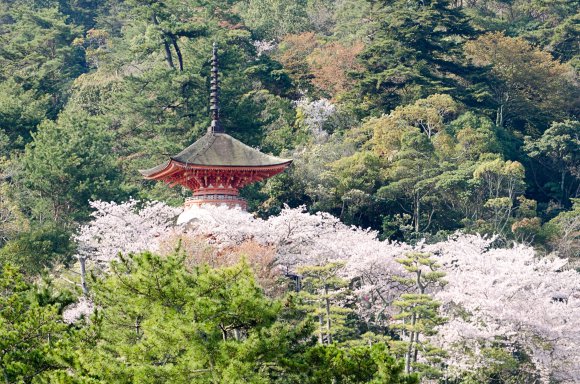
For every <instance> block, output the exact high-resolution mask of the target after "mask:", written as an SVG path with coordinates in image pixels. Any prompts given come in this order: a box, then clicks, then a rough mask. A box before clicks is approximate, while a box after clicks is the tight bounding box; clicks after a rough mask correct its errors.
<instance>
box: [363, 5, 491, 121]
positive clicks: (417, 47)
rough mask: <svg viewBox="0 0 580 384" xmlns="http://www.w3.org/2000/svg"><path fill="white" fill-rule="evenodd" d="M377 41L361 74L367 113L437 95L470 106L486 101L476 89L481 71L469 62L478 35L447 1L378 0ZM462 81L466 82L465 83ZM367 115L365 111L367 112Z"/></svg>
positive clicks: (365, 56) (370, 46)
mask: <svg viewBox="0 0 580 384" xmlns="http://www.w3.org/2000/svg"><path fill="white" fill-rule="evenodd" d="M371 4H374V7H373V9H372V15H373V28H372V40H371V42H370V44H368V45H367V47H366V48H365V50H364V51H363V53H362V54H361V55H360V59H361V64H362V66H363V70H362V71H361V72H359V73H357V74H356V79H357V80H358V91H357V92H356V94H355V97H356V98H357V99H358V97H361V98H362V100H361V101H362V105H359V106H358V108H360V109H361V110H362V111H364V112H367V111H368V112H371V113H373V114H377V113H381V112H388V111H390V110H392V109H394V108H395V107H396V106H397V105H404V104H408V103H411V102H414V101H415V100H417V99H420V98H422V97H426V96H428V95H429V94H433V93H450V94H451V95H453V96H455V97H458V98H460V99H463V100H466V101H471V102H473V101H475V100H478V99H480V98H481V97H483V95H482V94H480V93H481V91H479V90H475V89H470V87H472V86H475V85H476V84H477V83H476V82H473V81H470V78H473V77H476V76H474V75H477V72H476V71H475V70H474V69H473V68H471V67H469V65H467V63H466V62H465V59H464V57H463V52H462V44H463V42H464V41H465V39H468V38H470V37H473V36H474V35H475V31H474V29H473V28H472V27H471V26H470V25H469V23H468V19H467V18H466V17H465V15H464V14H463V13H462V11H461V9H459V8H455V7H451V6H450V4H449V2H448V1H447V0H433V1H402V0H401V1H399V0H397V1H376V2H371ZM460 79H461V80H460ZM362 111H361V112H362Z"/></svg>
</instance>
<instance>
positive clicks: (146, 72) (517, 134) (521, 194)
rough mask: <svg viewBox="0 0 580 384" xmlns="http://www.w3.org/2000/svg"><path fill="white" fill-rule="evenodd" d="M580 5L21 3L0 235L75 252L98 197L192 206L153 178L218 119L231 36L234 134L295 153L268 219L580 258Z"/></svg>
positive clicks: (12, 40) (15, 8)
mask: <svg viewBox="0 0 580 384" xmlns="http://www.w3.org/2000/svg"><path fill="white" fill-rule="evenodd" d="M578 10H579V7H578V3H577V2H575V1H549V0H548V1H546V0H542V1H518V0H516V1H511V0H510V1H488V0H481V1H479V0H470V1H456V2H449V1H446V0H441V1H439V0H437V1H421V2H414V1H411V2H409V1H398V0H393V1H366V0H343V1H325V0H309V1H285V0H247V1H187V2H182V1H137V0H132V1H114V0H110V1H109V0H108V1H65V0H60V1H56V0H55V1H52V0H50V1H23V0H22V1H21V0H15V1H4V2H2V4H1V8H0V20H1V23H0V40H1V44H0V46H1V48H0V61H1V62H0V64H1V65H0V81H1V83H0V87H1V92H0V148H1V152H0V155H1V157H0V161H1V162H0V174H1V176H2V177H1V178H0V191H1V194H0V223H1V227H0V242H1V245H2V246H4V248H5V249H6V248H8V249H9V250H10V251H9V252H11V253H14V252H15V251H16V250H17V251H16V253H26V252H27V251H26V249H28V250H30V249H31V248H34V249H36V248H39V247H40V248H46V247H48V248H49V249H48V254H51V255H53V256H54V257H56V258H58V257H59V256H58V255H61V256H63V257H65V256H64V255H66V254H67V253H70V249H69V245H68V244H67V242H66V241H65V240H64V239H66V238H68V237H69V235H70V233H71V232H72V231H74V230H75V228H76V225H77V224H78V223H82V222H84V221H86V220H87V218H88V215H89V213H90V209H89V205H88V202H89V200H96V199H102V200H109V201H110V200H114V201H124V200H127V199H128V198H129V197H134V198H144V199H158V200H163V201H167V202H171V203H172V204H175V205H179V204H180V203H181V202H182V201H183V199H184V198H185V197H186V196H187V195H188V193H189V191H185V190H181V189H180V188H174V189H169V188H167V186H166V185H163V184H161V183H155V182H149V181H144V180H143V179H142V177H141V176H140V174H139V173H138V171H137V170H138V169H141V168H147V167H150V166H152V165H155V164H157V163H159V162H161V161H162V160H163V159H165V158H166V157H167V155H168V154H174V153H176V152H178V151H179V150H180V149H182V148H183V147H185V146H187V145H189V144H190V143H191V142H193V141H194V140H196V139H197V138H199V137H200V135H201V134H202V133H203V132H204V130H205V129H206V127H207V126H208V124H209V114H208V87H209V84H208V74H209V57H210V52H211V44H212V42H214V41H215V42H217V43H218V44H219V47H220V56H221V67H222V68H221V75H222V93H223V96H222V100H223V105H222V115H223V119H224V125H225V127H226V130H227V132H229V133H230V134H231V135H233V136H234V137H237V138H239V139H241V140H242V141H244V142H246V143H247V144H249V145H252V146H255V147H258V148H260V149H261V150H262V151H264V152H268V153H273V154H276V155H284V156H291V157H292V158H294V159H295V162H294V165H293V167H292V169H291V170H290V171H289V172H287V173H285V174H283V175H281V176H279V177H277V178H274V179H272V180H269V181H268V182H267V183H265V184H260V185H257V186H255V187H250V188H248V189H246V190H245V191H244V195H245V197H246V198H248V199H249V201H250V206H251V210H252V211H255V212H258V214H260V215H262V216H267V215H269V214H272V213H276V212H279V211H280V209H281V207H282V206H283V204H289V205H290V206H298V205H301V204H306V205H307V206H308V207H309V209H311V210H312V211H320V210H322V211H327V212H331V213H333V214H334V215H336V216H338V217H340V218H341V219H342V220H343V221H344V222H346V223H348V224H354V225H358V226H362V227H371V228H374V229H378V230H380V231H381V233H382V236H383V237H384V238H390V239H398V240H405V241H414V240H416V239H420V238H424V237H427V238H430V239H440V238H444V237H445V236H446V235H447V234H449V233H452V232H453V231H455V230H457V229H463V230H464V231H468V232H469V231H473V232H474V231H477V232H480V233H499V234H501V235H502V238H503V239H504V240H505V241H510V240H517V241H520V242H521V241H523V242H534V244H535V245H537V246H538V247H541V248H543V249H547V250H559V251H560V252H561V253H562V254H563V255H564V256H572V255H577V253H578V247H577V245H576V246H573V244H574V241H573V240H574V239H573V237H574V231H571V233H570V231H566V230H565V229H566V227H568V226H569V225H568V224H569V222H570V220H572V219H573V218H574V217H577V211H575V212H576V213H570V212H569V211H570V210H571V208H572V205H573V201H574V200H573V199H574V198H577V197H578V195H579V193H580V179H579V178H580V171H579V167H580V150H579V132H580V125H579V123H578V120H577V118H578V110H579V109H578V108H579V100H580V98H579V97H578V96H579V92H578V89H579V88H578V77H577V69H578V66H579V65H580V64H579V63H580V61H579V51H580V50H579V46H578V28H579V27H578V22H579V21H578V17H579V13H578ZM576 209H577V208H576ZM567 211H568V213H566V212H567ZM563 223H568V224H563ZM576 225H577V224H576ZM576 236H577V232H576ZM571 237H572V238H571ZM0 252H1V251H0ZM4 252H6V250H5V251H4ZM44 253H46V252H44ZM21 256H22V257H24V258H26V255H24V254H22V255H21ZM53 261H54V260H44V261H42V262H43V263H51V262H53Z"/></svg>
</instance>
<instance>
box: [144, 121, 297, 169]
mask: <svg viewBox="0 0 580 384" xmlns="http://www.w3.org/2000/svg"><path fill="white" fill-rule="evenodd" d="M172 162H177V163H179V164H181V165H182V166H186V167H188V166H191V167H196V166H200V167H212V166H213V167H242V168H252V167H256V168H263V167H274V166H281V165H289V164H290V163H291V162H292V159H284V158H279V157H276V156H272V155H268V154H265V153H262V152H260V151H259V150H257V149H255V148H252V147H250V146H248V145H246V144H244V143H242V142H241V141H239V140H237V139H235V138H233V137H232V136H230V135H228V134H227V133H222V132H208V133H206V134H205V135H204V136H202V137H201V138H200V139H199V140H197V141H196V142H194V143H193V144H191V145H190V146H188V147H187V148H185V149H184V150H182V151H181V152H179V153H178V154H177V155H175V156H171V157H170V158H169V160H168V161H166V162H164V163H163V164H160V165H158V166H156V167H153V168H150V169H144V170H140V171H139V172H141V174H142V175H144V176H145V177H149V178H151V177H155V175H156V174H158V173H160V172H162V171H164V170H165V169H167V168H168V167H169V166H170V165H171V163H172Z"/></svg>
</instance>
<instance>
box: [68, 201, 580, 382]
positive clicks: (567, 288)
mask: <svg viewBox="0 0 580 384" xmlns="http://www.w3.org/2000/svg"><path fill="white" fill-rule="evenodd" d="M92 206H93V208H95V209H96V212H95V213H94V220H93V221H92V222H91V223H89V224H88V225H86V226H84V227H83V228H82V229H81V231H80V233H79V235H78V236H77V237H76V240H77V242H78V243H79V249H80V252H82V253H83V255H86V257H87V258H89V259H91V260H92V261H94V262H95V263H103V262H107V261H110V260H111V259H112V258H114V257H115V256H116V255H118V254H119V253H128V252H139V251H142V250H146V249H147V250H153V251H155V250H157V249H158V248H159V243H160V241H162V240H164V239H165V240H167V239H169V238H171V239H175V238H179V237H181V238H183V237H187V238H200V239H204V241H207V242H208V243H210V244H211V245H212V246H213V247H216V248H217V249H231V248H232V247H236V246H240V245H242V244H244V243H247V242H252V243H255V244H258V245H259V246H263V247H265V248H264V249H266V248H267V249H272V250H273V254H274V256H273V259H274V262H273V265H274V267H275V268H277V269H278V270H279V271H281V273H295V272H296V270H297V269H298V268H300V267H303V266H312V265H324V264H327V263H329V262H335V261H339V262H341V263H342V264H343V265H344V267H343V268H342V270H341V271H340V272H339V273H340V274H341V276H342V277H343V278H347V279H349V280H350V281H351V282H353V284H351V286H352V287H353V290H354V293H355V295H356V297H357V298H358V300H357V303H356V311H357V312H358V315H359V317H360V318H361V319H363V320H364V321H367V322H369V323H375V324H376V325H380V326H388V324H389V321H390V318H391V316H392V315H393V311H394V309H393V306H392V303H393V301H394V300H396V299H397V298H398V297H399V296H400V295H401V293H403V292H404V291H403V290H404V288H405V287H401V286H400V283H399V281H400V279H398V277H400V276H403V275H404V274H405V270H404V268H403V267H402V266H401V264H400V263H398V262H397V259H398V258H401V257H403V256H404V255H405V254H408V253H409V252H413V251H417V252H425V253H428V254H431V255H432V256H433V257H434V258H435V259H436V261H437V262H438V264H439V265H440V266H441V269H440V270H441V271H443V272H445V274H446V276H445V280H446V281H447V284H445V286H444V287H442V288H439V289H437V290H433V291H431V292H429V293H430V294H432V295H433V296H434V297H435V299H437V300H439V301H440V302H441V312H442V313H441V314H442V315H443V316H445V317H446V318H448V319H449V320H448V322H447V323H445V324H444V325H442V326H441V327H440V328H439V332H438V333H437V334H436V335H434V336H432V337H431V341H432V342H433V343H435V344H438V345H439V346H441V347H443V348H444V349H445V350H446V351H447V352H448V358H447V359H448V360H447V365H448V366H449V367H450V370H449V372H448V374H449V375H460V374H461V373H462V371H464V370H467V369H470V368H473V367H477V366H484V365H485V364H487V363H489V362H486V361H485V360H484V358H483V357H482V356H483V354H481V353H479V352H480V351H481V350H482V349H483V348H486V347H490V346H492V344H493V345H497V344H498V343H499V344H501V345H503V347H504V348H507V349H510V348H512V349H514V348H516V347H517V348H521V349H523V350H524V352H525V353H527V354H528V355H529V356H530V357H531V360H532V361H533V363H534V366H535V367H536V369H537V371H538V372H537V373H538V375H539V376H540V377H541V378H542V381H543V382H546V383H547V382H549V381H550V380H556V381H558V382H561V383H572V382H577V380H580V368H579V365H578V363H577V361H578V360H577V359H578V356H580V332H578V329H580V274H578V273H577V272H576V271H574V270H565V268H563V266H564V264H565V263H566V260H563V259H558V258H553V259H548V258H539V257H538V256H537V255H536V253H535V251H534V250H533V249H532V248H531V247H528V246H523V245H516V246H513V247H511V248H497V247H494V246H493V244H494V240H495V239H494V238H484V237H481V236H477V235H466V234H456V235H454V236H452V237H450V238H449V239H448V240H447V241H443V242H439V243H436V244H424V243H419V244H416V245H414V246H411V245H408V244H404V243H396V242H389V241H380V240H379V239H378V237H377V233H376V232H375V231H371V230H366V229H362V228H357V227H350V226H347V225H345V224H343V223H342V222H341V221H340V220H339V219H337V218H336V217H334V216H332V215H330V214H328V213H323V212H318V213H315V214H310V213H308V212H307V211H306V209H305V208H304V207H298V208H293V209H291V208H288V207H286V208H285V209H283V210H282V212H281V213H280V214H279V215H277V216H272V217H270V218H268V219H265V220H263V219H260V218H256V217H254V216H252V215H251V214H249V213H247V212H244V211H241V210H238V209H228V208H227V207H213V206H208V207H205V208H203V209H198V210H197V211H193V210H190V211H186V212H185V213H183V214H182V215H181V219H180V220H179V222H183V224H174V223H175V222H176V215H177V213H178V212H179V210H177V209H175V208H171V207H168V206H167V205H165V204H162V203H158V202H154V203H145V204H141V203H139V202H137V201H134V200H132V201H129V202H127V203H123V204H115V203H103V202H94V203H92ZM176 235H177V236H176ZM79 307H83V306H79ZM83 308H84V307H83ZM67 316H68V315H67ZM69 317H70V318H71V319H72V318H73V317H74V316H73V315H72V314H70V316H69ZM465 351H470V353H465Z"/></svg>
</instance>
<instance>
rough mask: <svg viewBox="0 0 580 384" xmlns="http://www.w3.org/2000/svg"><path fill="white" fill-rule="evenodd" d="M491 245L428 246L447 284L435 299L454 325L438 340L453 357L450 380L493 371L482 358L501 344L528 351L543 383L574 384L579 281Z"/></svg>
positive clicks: (579, 342) (556, 266)
mask: <svg viewBox="0 0 580 384" xmlns="http://www.w3.org/2000/svg"><path fill="white" fill-rule="evenodd" d="M494 240H495V239H494V238H490V239H486V238H483V237H480V236H476V235H456V236H454V237H452V238H450V239H449V240H448V241H446V242H441V243H437V244H433V245H429V246H425V249H427V250H429V251H431V252H433V253H434V254H437V255H438V256H439V262H440V263H441V264H442V265H443V268H442V269H443V270H444V271H445V272H446V274H447V280H448V282H449V283H448V284H447V285H446V287H445V289H444V290H442V291H440V292H438V293H436V295H435V297H436V298H437V299H438V300H440V301H441V302H442V303H443V305H442V308H443V312H444V314H445V315H446V316H448V317H449V318H450V321H449V322H448V323H447V324H445V325H443V326H441V327H440V329H439V333H438V335H437V336H435V338H436V340H437V342H439V343H440V345H441V346H443V347H444V348H445V349H446V350H447V351H448V353H449V354H450V357H449V360H448V364H449V366H450V367H453V369H452V372H450V374H455V375H457V374H460V373H461V371H462V370H464V369H473V367H474V366H478V365H479V366H482V365H485V364H487V363H489V362H487V361H485V360H484V359H482V356H483V355H482V354H481V353H479V351H481V349H483V348H485V347H489V346H490V345H491V344H492V343H498V341H501V342H502V343H503V344H504V346H505V347H506V348H508V349H512V350H513V349H514V348H516V346H523V348H524V350H525V352H526V353H527V354H529V356H530V358H531V359H532V362H533V363H534V364H535V366H536V369H537V370H538V373H539V375H540V378H541V380H542V382H544V383H548V382H552V381H557V382H560V383H577V382H578V381H580V365H579V364H578V356H580V333H579V332H578V329H580V274H578V273H577V272H576V271H573V270H568V271H561V268H562V266H563V265H564V264H566V260H562V259H558V258H553V259H550V258H538V257H537V255H536V254H535V252H534V250H533V249H532V248H531V247H527V246H523V245H516V246H514V247H512V248H494V247H492V244H493V241H494ZM466 351H470V353H466ZM551 380H552V381H551Z"/></svg>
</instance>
